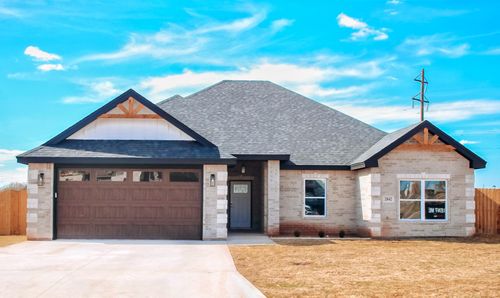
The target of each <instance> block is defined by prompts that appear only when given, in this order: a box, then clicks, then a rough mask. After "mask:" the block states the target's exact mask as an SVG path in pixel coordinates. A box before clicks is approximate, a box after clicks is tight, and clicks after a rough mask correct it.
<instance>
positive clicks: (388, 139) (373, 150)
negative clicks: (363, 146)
mask: <svg viewBox="0 0 500 298" xmlns="http://www.w3.org/2000/svg"><path fill="white" fill-rule="evenodd" d="M420 123H422V122H418V123H415V124H412V125H410V126H408V127H405V128H402V129H399V130H396V131H394V132H391V133H390V134H387V135H385V136H384V137H383V138H381V139H380V140H379V141H378V142H376V143H375V144H374V145H373V146H371V147H370V148H369V149H368V150H366V151H365V152H363V153H362V154H361V155H360V156H358V157H356V158H355V159H354V160H353V161H352V162H351V164H353V165H354V164H358V163H362V162H365V161H366V160H367V159H369V158H370V157H372V156H373V155H375V154H377V153H378V152H380V151H382V150H383V149H384V148H386V147H387V146H389V145H391V144H392V143H394V142H395V141H397V140H398V139H399V138H401V137H402V136H404V135H405V134H406V133H408V132H409V131H410V130H412V129H413V128H415V127H417V126H418V125H419V124H420Z"/></svg>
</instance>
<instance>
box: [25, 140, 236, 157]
mask: <svg viewBox="0 0 500 298" xmlns="http://www.w3.org/2000/svg"><path fill="white" fill-rule="evenodd" d="M25 157H29V158H44V157H51V158H107V159H123V158H126V159H190V160H193V159H214V160H215V159H220V158H234V157H232V156H230V155H227V154H223V153H221V152H219V150H218V148H215V147H210V146H204V145H202V144H200V143H197V142H192V141H147V140H65V141H62V142H60V143H58V144H55V145H43V146H40V147H37V148H35V149H33V150H30V151H28V152H25V153H23V154H21V155H19V158H21V159H22V158H25Z"/></svg>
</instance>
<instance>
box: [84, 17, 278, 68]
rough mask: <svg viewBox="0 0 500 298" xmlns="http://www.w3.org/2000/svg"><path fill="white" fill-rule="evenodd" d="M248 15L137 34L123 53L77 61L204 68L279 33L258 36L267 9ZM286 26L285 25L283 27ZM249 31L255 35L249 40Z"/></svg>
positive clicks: (131, 35)
mask: <svg viewBox="0 0 500 298" xmlns="http://www.w3.org/2000/svg"><path fill="white" fill-rule="evenodd" d="M247 13H249V14H250V15H249V16H248V17H245V18H240V19H235V20H230V21H226V22H219V21H212V20H209V21H207V20H206V18H204V19H203V23H201V24H200V23H197V25H195V26H191V27H188V26H180V25H177V24H168V25H167V26H166V28H164V29H162V30H160V31H158V32H155V33H151V34H138V33H133V34H130V36H129V40H128V42H127V43H126V44H125V45H124V46H123V47H122V48H121V49H119V50H117V51H114V52H108V53H96V54H90V55H86V56H84V57H81V58H80V59H77V61H79V62H82V61H93V60H107V61H118V60H123V59H130V58H140V57H148V58H153V59H162V60H163V62H165V59H168V58H172V59H175V62H181V61H190V62H191V61H199V62H203V63H204V64H210V63H211V64H217V63H216V62H218V63H220V61H219V60H221V59H216V58H215V59H214V53H217V54H218V55H216V56H222V55H221V54H220V53H222V52H224V53H225V55H224V56H226V57H229V56H230V55H231V54H232V51H234V49H240V50H241V49H242V48H252V49H255V48H258V47H259V46H262V45H263V44H265V43H264V42H263V41H264V40H265V39H266V38H268V37H269V36H270V35H271V34H274V33H275V32H272V30H269V29H268V28H266V29H265V30H264V29H262V28H261V31H260V32H254V31H255V29H256V27H258V26H259V25H260V24H261V23H262V22H263V21H264V20H265V19H266V17H267V11H266V10H265V9H254V8H251V9H249V10H248V12H247ZM285 25H286V24H284V23H283V22H282V23H281V26H285ZM248 31H252V32H253V33H254V34H253V35H251V36H249V34H248V33H247V32H248ZM237 36H238V37H240V38H237Z"/></svg>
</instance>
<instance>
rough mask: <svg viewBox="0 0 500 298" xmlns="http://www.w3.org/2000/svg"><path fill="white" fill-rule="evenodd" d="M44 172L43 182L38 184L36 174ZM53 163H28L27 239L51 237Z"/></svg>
mask: <svg viewBox="0 0 500 298" xmlns="http://www.w3.org/2000/svg"><path fill="white" fill-rule="evenodd" d="M40 173H43V174H44V184H43V185H42V186H39V185H38V175H39V174H40ZM53 177H54V165H53V164H50V163H30V164H29V165H28V204H27V205H28V208H27V214H26V222H27V224H26V235H27V237H28V239H29V240H51V239H52V238H53V214H54V211H53V198H54V180H53Z"/></svg>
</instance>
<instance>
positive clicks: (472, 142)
mask: <svg viewBox="0 0 500 298" xmlns="http://www.w3.org/2000/svg"><path fill="white" fill-rule="evenodd" d="M460 144H462V145H469V144H471V145H472V144H479V142H478V141H470V140H461V141H460Z"/></svg>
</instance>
